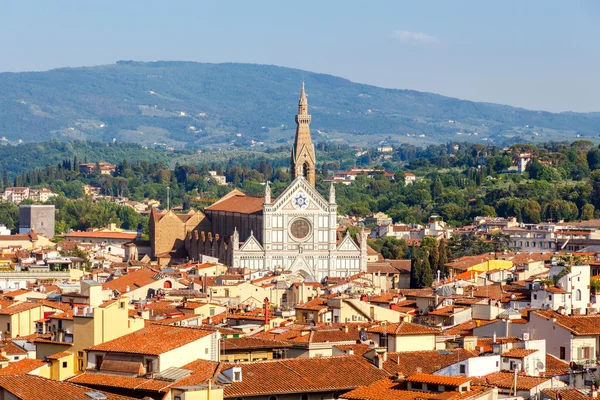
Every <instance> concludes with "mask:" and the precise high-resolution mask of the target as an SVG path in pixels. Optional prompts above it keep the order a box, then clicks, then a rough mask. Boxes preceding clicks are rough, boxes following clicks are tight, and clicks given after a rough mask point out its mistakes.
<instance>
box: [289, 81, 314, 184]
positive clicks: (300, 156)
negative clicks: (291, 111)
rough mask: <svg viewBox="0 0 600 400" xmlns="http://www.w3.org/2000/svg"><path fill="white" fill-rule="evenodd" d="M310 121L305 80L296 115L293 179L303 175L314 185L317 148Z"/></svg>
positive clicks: (292, 165)
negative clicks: (314, 143)
mask: <svg viewBox="0 0 600 400" xmlns="http://www.w3.org/2000/svg"><path fill="white" fill-rule="evenodd" d="M310 121H311V116H310V114H309V113H308V99H307V98H306V92H305V91H304V82H302V91H301V92H300V99H299V100H298V114H297V115H296V125H297V127H296V138H295V140H294V146H293V147H292V157H291V158H292V159H291V170H292V179H296V178H297V177H299V176H303V177H304V178H305V179H306V180H307V181H308V183H310V184H311V185H312V186H313V187H314V186H315V169H316V168H315V167H316V159H315V148H314V146H313V143H312V139H311V137H310Z"/></svg>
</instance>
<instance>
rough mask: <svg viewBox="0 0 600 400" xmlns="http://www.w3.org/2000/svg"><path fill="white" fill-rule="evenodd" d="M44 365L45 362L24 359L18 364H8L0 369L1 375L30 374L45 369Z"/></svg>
mask: <svg viewBox="0 0 600 400" xmlns="http://www.w3.org/2000/svg"><path fill="white" fill-rule="evenodd" d="M44 365H46V362H45V361H44V360H37V359H33V358H23V359H21V360H19V361H17V362H12V363H10V364H8V366H7V367H5V368H2V369H0V375H10V374H28V373H29V372H31V371H33V370H36V369H38V368H40V367H43V366H44Z"/></svg>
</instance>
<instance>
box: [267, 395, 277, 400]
mask: <svg viewBox="0 0 600 400" xmlns="http://www.w3.org/2000/svg"><path fill="white" fill-rule="evenodd" d="M269 400H277V397H276V396H269Z"/></svg>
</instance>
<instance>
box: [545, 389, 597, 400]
mask: <svg viewBox="0 0 600 400" xmlns="http://www.w3.org/2000/svg"><path fill="white" fill-rule="evenodd" d="M542 393H543V398H544V399H551V400H558V399H557V398H556V397H557V396H556V395H557V394H558V396H560V397H559V399H562V400H590V394H589V392H588V393H584V392H582V391H580V390H579V389H573V388H559V389H543V390H542Z"/></svg>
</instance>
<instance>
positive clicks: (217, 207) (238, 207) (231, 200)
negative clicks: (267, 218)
mask: <svg viewBox="0 0 600 400" xmlns="http://www.w3.org/2000/svg"><path fill="white" fill-rule="evenodd" d="M240 193H241V192H240ZM264 203H265V199H264V197H252V196H247V195H245V194H243V193H242V194H236V195H233V196H231V197H227V198H223V199H221V200H219V201H217V202H216V203H214V204H213V205H211V206H208V207H206V208H205V209H204V210H205V211H226V212H238V213H241V214H259V213H262V210H263V204H264Z"/></svg>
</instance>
